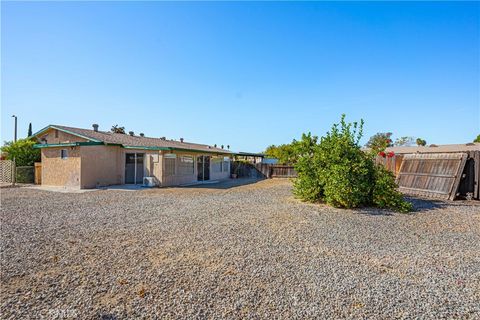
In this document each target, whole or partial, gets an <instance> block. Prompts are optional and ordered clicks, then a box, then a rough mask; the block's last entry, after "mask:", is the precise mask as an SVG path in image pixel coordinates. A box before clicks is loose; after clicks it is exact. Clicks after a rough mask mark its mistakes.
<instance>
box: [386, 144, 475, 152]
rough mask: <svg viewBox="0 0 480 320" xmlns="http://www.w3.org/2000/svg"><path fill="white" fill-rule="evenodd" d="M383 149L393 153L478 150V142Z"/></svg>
mask: <svg viewBox="0 0 480 320" xmlns="http://www.w3.org/2000/svg"><path fill="white" fill-rule="evenodd" d="M385 151H387V152H390V151H393V152H394V153H400V154H402V153H440V152H442V153H444V152H464V151H480V143H473V142H472V143H465V144H443V145H430V146H424V147H422V146H415V147H389V148H387V149H386V150H385Z"/></svg>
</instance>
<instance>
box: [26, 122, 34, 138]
mask: <svg viewBox="0 0 480 320" xmlns="http://www.w3.org/2000/svg"><path fill="white" fill-rule="evenodd" d="M32 134H33V133H32V123H31V122H30V124H29V125H28V134H27V137H31V136H32Z"/></svg>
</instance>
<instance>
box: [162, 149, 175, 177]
mask: <svg viewBox="0 0 480 320" xmlns="http://www.w3.org/2000/svg"><path fill="white" fill-rule="evenodd" d="M164 159H165V175H167V176H173V175H175V162H176V161H177V155H176V154H173V153H167V154H166V155H165V157H164Z"/></svg>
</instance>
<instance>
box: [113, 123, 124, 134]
mask: <svg viewBox="0 0 480 320" xmlns="http://www.w3.org/2000/svg"><path fill="white" fill-rule="evenodd" d="M110 131H112V132H113V133H121V134H125V127H119V126H118V124H116V125H114V126H112V128H111V129H110Z"/></svg>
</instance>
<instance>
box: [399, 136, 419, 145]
mask: <svg viewBox="0 0 480 320" xmlns="http://www.w3.org/2000/svg"><path fill="white" fill-rule="evenodd" d="M414 141H415V139H414V138H413V137H400V138H397V139H396V140H395V145H396V146H397V147H409V146H411V145H413V144H414Z"/></svg>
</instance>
